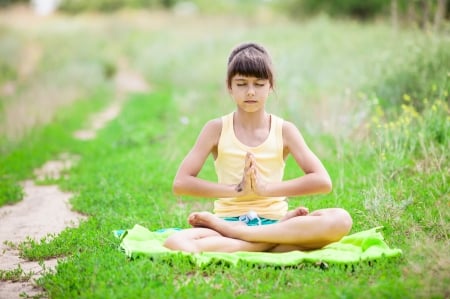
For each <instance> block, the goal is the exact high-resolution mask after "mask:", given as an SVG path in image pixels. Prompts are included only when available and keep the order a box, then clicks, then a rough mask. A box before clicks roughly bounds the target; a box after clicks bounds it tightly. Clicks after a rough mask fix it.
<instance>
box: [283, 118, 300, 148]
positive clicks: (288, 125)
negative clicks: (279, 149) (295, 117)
mask: <svg viewBox="0 0 450 299" xmlns="http://www.w3.org/2000/svg"><path fill="white" fill-rule="evenodd" d="M282 132H283V143H284V144H285V146H287V147H291V146H293V145H294V144H297V145H298V144H299V142H300V143H303V136H302V134H301V133H300V131H299V129H298V128H297V126H296V125H295V124H294V123H292V122H290V121H286V120H285V121H284V122H283V130H282Z"/></svg>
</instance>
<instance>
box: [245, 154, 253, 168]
mask: <svg viewBox="0 0 450 299" xmlns="http://www.w3.org/2000/svg"><path fill="white" fill-rule="evenodd" d="M251 166H252V159H251V153H250V152H247V155H245V169H249V168H250V167H251Z"/></svg>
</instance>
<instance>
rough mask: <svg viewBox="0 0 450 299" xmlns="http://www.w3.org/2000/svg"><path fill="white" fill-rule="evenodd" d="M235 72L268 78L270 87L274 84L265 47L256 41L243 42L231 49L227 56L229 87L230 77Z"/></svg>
mask: <svg viewBox="0 0 450 299" xmlns="http://www.w3.org/2000/svg"><path fill="white" fill-rule="evenodd" d="M237 74H239V75H242V76H252V77H256V78H261V79H268V80H269V83H270V87H271V88H273V86H274V76H273V67H272V60H271V59H270V56H269V53H268V52H267V51H266V49H264V47H263V46H261V45H258V44H256V43H243V44H240V45H238V46H237V47H235V48H234V49H233V51H231V54H230V56H229V57H228V72H227V85H228V88H231V79H232V78H233V77H234V76H235V75H237Z"/></svg>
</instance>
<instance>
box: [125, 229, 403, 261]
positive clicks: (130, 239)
mask: <svg viewBox="0 0 450 299" xmlns="http://www.w3.org/2000/svg"><path fill="white" fill-rule="evenodd" d="M380 228H381V227H375V228H372V229H369V230H366V231H362V232H358V233H354V234H351V235H348V236H346V237H344V238H342V239H341V240H340V241H339V242H334V243H331V244H329V245H327V246H325V247H323V248H322V249H318V250H312V251H291V252H285V253H269V252H244V251H241V252H234V253H222V252H203V253H196V254H192V253H186V252H180V251H172V250H169V249H167V248H165V247H164V246H163V243H164V240H165V239H166V238H167V237H168V236H170V235H171V234H173V233H174V232H176V231H177V230H176V229H166V230H162V232H159V231H158V232H152V231H149V230H148V229H146V228H145V227H143V226H140V225H138V224H136V225H135V226H134V227H133V228H132V229H129V230H127V231H125V232H124V233H123V234H122V235H121V236H120V238H121V243H120V246H119V247H120V249H121V250H123V251H124V252H125V254H126V255H127V256H128V257H130V258H134V257H137V256H141V255H144V256H152V257H156V256H170V255H179V254H181V255H186V256H189V257H190V258H191V260H192V261H193V262H195V263H196V264H198V265H199V266H205V265H208V264H211V263H217V262H225V263H229V264H232V265H236V264H237V263H238V262H240V261H242V262H248V263H251V264H261V265H274V266H294V265H298V264H301V263H316V262H325V263H331V264H353V263H359V262H361V261H372V260H378V259H381V258H391V257H397V256H400V255H401V254H402V251H401V250H400V249H391V248H389V246H388V245H387V244H386V243H385V242H384V238H383V236H382V234H381V233H380V232H379V231H378V230H379V229H380Z"/></svg>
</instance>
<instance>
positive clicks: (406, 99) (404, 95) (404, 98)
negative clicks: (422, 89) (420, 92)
mask: <svg viewBox="0 0 450 299" xmlns="http://www.w3.org/2000/svg"><path fill="white" fill-rule="evenodd" d="M403 100H404V101H405V102H410V101H411V97H410V96H409V94H406V93H405V94H403Z"/></svg>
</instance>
